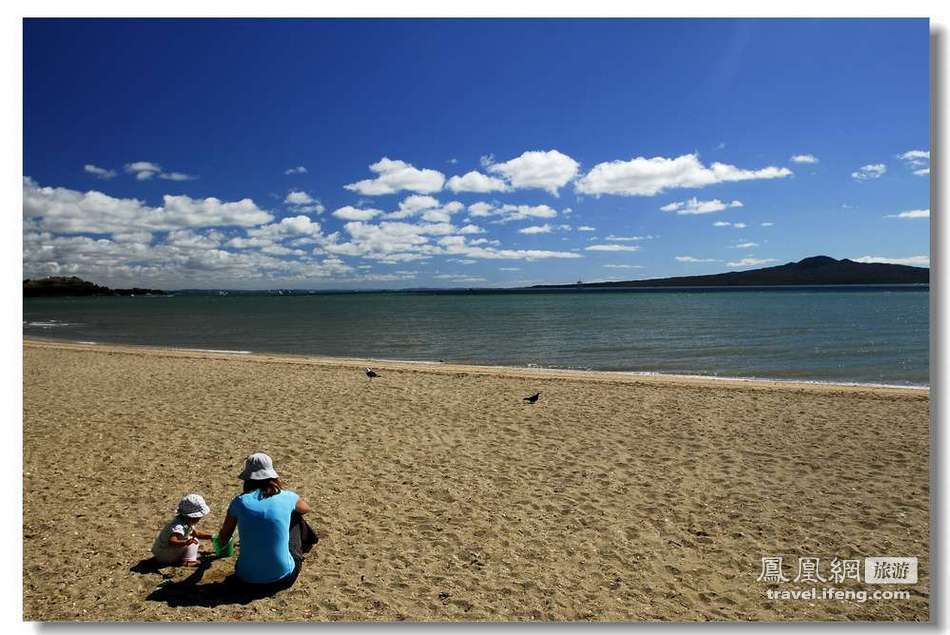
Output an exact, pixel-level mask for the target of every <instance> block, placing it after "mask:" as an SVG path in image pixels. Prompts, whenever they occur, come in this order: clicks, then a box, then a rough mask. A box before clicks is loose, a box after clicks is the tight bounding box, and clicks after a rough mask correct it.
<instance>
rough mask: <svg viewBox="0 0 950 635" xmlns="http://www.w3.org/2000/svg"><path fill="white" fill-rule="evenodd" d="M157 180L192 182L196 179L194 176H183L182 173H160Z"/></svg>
mask: <svg viewBox="0 0 950 635" xmlns="http://www.w3.org/2000/svg"><path fill="white" fill-rule="evenodd" d="M158 178H160V179H165V180H166V181H194V180H195V179H197V178H198V177H197V176H195V175H194V174H185V173H184V172H161V173H159V175H158Z"/></svg>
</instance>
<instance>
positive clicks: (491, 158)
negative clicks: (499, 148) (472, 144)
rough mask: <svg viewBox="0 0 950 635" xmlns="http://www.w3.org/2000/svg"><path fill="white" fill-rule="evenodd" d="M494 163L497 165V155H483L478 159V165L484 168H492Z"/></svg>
mask: <svg viewBox="0 0 950 635" xmlns="http://www.w3.org/2000/svg"><path fill="white" fill-rule="evenodd" d="M494 163H495V155H494V154H483V155H482V156H481V157H479V159H478V164H479V165H481V166H482V167H483V168H487V167H488V166H490V165H492V164H494Z"/></svg>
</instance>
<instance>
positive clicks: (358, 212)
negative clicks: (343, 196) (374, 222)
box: [332, 205, 383, 220]
mask: <svg viewBox="0 0 950 635" xmlns="http://www.w3.org/2000/svg"><path fill="white" fill-rule="evenodd" d="M382 213H383V212H382V211H380V210H378V209H359V208H356V207H353V206H352V205H345V206H343V207H341V208H339V209H337V210H335V211H334V212H333V214H332V215H333V216H335V217H336V218H341V219H343V220H370V219H372V218H376V217H377V216H379V215H380V214H382Z"/></svg>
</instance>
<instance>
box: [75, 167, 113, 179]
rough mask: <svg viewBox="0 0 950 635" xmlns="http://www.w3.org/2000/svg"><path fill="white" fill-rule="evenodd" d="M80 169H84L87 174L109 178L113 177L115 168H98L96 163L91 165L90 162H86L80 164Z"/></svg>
mask: <svg viewBox="0 0 950 635" xmlns="http://www.w3.org/2000/svg"><path fill="white" fill-rule="evenodd" d="M82 169H83V170H85V171H86V172H87V173H88V174H92V175H93V176H95V177H96V178H99V179H104V180H109V179H111V178H115V174H116V172H115V170H107V169H105V168H100V167H99V166H98V165H93V164H92V163H87V164H86V165H84V166H82Z"/></svg>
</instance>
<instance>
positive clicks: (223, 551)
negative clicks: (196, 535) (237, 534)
mask: <svg viewBox="0 0 950 635" xmlns="http://www.w3.org/2000/svg"><path fill="white" fill-rule="evenodd" d="M211 546H212V547H214V555H216V556H218V557H219V558H227V557H228V556H233V555H234V536H231V539H230V540H228V544H226V545H222V544H221V543H220V542H219V541H218V534H215V535H213V536H212V537H211Z"/></svg>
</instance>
